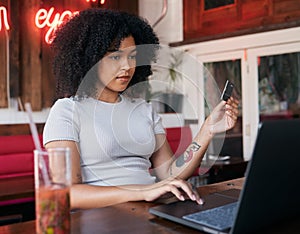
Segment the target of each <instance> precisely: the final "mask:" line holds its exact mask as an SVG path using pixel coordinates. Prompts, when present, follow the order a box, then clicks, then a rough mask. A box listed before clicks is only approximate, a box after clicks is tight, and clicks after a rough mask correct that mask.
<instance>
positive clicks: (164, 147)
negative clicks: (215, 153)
mask: <svg viewBox="0 0 300 234" xmlns="http://www.w3.org/2000/svg"><path fill="white" fill-rule="evenodd" d="M237 116H238V101H237V100H235V99H233V98H230V99H229V100H228V101H227V102H225V101H221V102H220V103H219V104H218V105H217V106H216V108H215V109H214V110H213V111H212V113H211V114H210V115H209V116H208V118H207V119H206V120H205V122H204V124H203V125H202V127H201V129H200V130H199V132H198V134H197V135H196V136H195V138H194V139H193V142H192V143H191V144H190V145H189V146H188V148H187V150H186V151H185V152H184V154H183V155H182V156H180V157H178V158H176V159H175V158H172V156H173V153H172V151H171V149H170V146H169V144H168V142H167V140H166V139H165V136H164V135H156V140H157V142H158V145H159V146H160V145H161V147H159V149H158V150H157V151H156V152H155V153H154V154H153V156H152V157H151V161H152V164H153V167H154V172H155V173H156V176H158V178H160V179H165V178H168V177H176V178H181V179H188V178H189V177H190V176H191V175H192V174H193V172H194V171H195V169H196V168H197V167H199V166H200V164H201V161H202V158H203V156H204V154H205V152H206V150H207V148H208V145H209V143H210V141H211V140H212V138H213V136H214V134H215V133H219V132H224V131H227V130H229V129H231V128H233V127H234V125H235V123H236V120H237Z"/></svg>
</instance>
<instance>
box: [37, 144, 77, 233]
mask: <svg viewBox="0 0 300 234" xmlns="http://www.w3.org/2000/svg"><path fill="white" fill-rule="evenodd" d="M34 174H35V175H34V176H35V203H36V204H35V209H36V233H38V234H40V233H69V232H70V186H71V163H70V149H69V148H51V149H47V150H34Z"/></svg>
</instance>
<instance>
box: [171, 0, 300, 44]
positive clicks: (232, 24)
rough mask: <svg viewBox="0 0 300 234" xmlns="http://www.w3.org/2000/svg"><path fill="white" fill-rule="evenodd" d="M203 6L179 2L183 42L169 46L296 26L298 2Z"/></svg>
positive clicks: (243, 0) (197, 0) (193, 0)
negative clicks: (181, 9)
mask: <svg viewBox="0 0 300 234" xmlns="http://www.w3.org/2000/svg"><path fill="white" fill-rule="evenodd" d="M203 4H204V0H183V12H184V16H183V18H184V41H183V42H181V43H172V45H173V46H176V45H182V44H188V43H194V42H198V41H205V40H213V39H220V38H225V37H230V36H237V35H245V34H251V33H258V32H265V31H269V30H275V29H283V28H289V27H295V26H300V0H236V2H235V4H232V5H228V6H226V7H220V8H215V9H212V10H208V11H204V7H203ZM199 8H200V10H199Z"/></svg>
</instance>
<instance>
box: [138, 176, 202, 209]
mask: <svg viewBox="0 0 300 234" xmlns="http://www.w3.org/2000/svg"><path fill="white" fill-rule="evenodd" d="M141 192H142V193H143V197H144V200H145V201H149V202H151V201H154V200H156V199H158V198H159V197H161V196H162V195H164V194H166V193H169V192H171V193H173V194H174V195H175V196H176V197H177V198H178V199H179V200H181V201H184V200H185V198H184V194H186V195H187V196H188V197H189V198H190V199H191V200H192V201H195V202H197V203H198V204H199V205H202V204H203V200H202V199H201V198H200V196H199V194H198V192H197V191H196V190H193V188H192V185H191V184H190V183H188V182H187V181H185V180H182V179H176V178H168V179H165V180H162V181H160V182H158V183H155V184H152V185H144V186H143V187H142V188H141Z"/></svg>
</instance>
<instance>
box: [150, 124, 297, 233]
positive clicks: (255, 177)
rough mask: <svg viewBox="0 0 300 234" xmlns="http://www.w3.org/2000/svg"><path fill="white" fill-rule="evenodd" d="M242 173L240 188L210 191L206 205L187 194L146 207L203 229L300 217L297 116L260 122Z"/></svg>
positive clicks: (259, 225) (243, 227) (244, 227)
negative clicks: (181, 197) (190, 198)
mask: <svg viewBox="0 0 300 234" xmlns="http://www.w3.org/2000/svg"><path fill="white" fill-rule="evenodd" d="M245 175H246V178H245V182H244V186H243V189H242V191H240V190H237V189H232V190H226V191H223V192H219V193H213V194H210V195H208V196H206V197H203V198H204V200H205V204H204V205H198V204H197V203H195V202H192V201H190V200H187V201H184V202H173V203H170V204H161V205H158V206H155V207H152V208H150V210H149V212H150V213H151V214H154V215H156V216H159V217H162V218H165V219H168V220H171V221H174V222H177V223H180V224H183V225H186V226H189V227H192V228H195V229H198V230H201V231H204V232H207V233H233V234H236V233H253V232H257V231H259V230H264V229H266V230H267V229H268V228H269V227H272V226H273V225H278V224H280V222H285V221H287V220H291V219H293V218H299V216H300V199H299V198H300V182H299V178H300V119H291V120H269V121H266V122H263V123H261V124H260V127H259V130H258V136H257V139H256V142H255V147H254V150H253V154H252V157H251V160H250V162H249V163H248V167H247V170H246V174H245ZM226 212H227V213H226ZM222 214H223V216H225V218H226V217H227V216H229V217H231V218H230V219H231V220H229V224H224V223H223V218H222V217H221V218H220V217H214V215H219V216H220V215H221V216H222ZM207 218H208V220H207ZM209 220H212V224H211V223H210V221H209ZM226 222H228V221H226ZM298 225H299V224H298Z"/></svg>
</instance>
